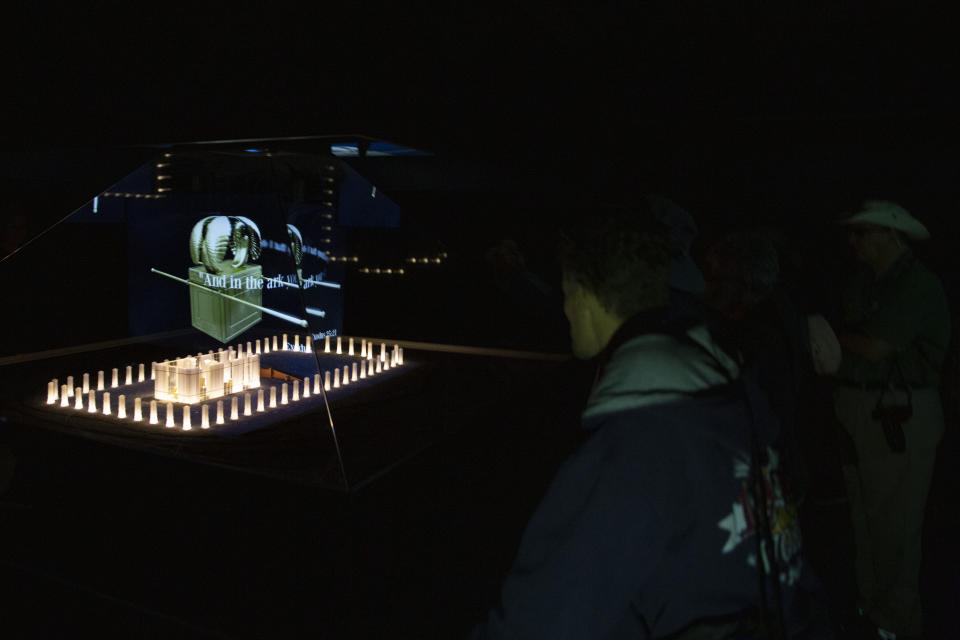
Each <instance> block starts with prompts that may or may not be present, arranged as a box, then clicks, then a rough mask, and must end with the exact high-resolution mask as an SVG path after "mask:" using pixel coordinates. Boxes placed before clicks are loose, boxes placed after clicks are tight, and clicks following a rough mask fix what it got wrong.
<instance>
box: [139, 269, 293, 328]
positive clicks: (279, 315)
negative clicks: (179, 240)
mask: <svg viewBox="0 0 960 640" xmlns="http://www.w3.org/2000/svg"><path fill="white" fill-rule="evenodd" d="M150 271H152V272H153V273H156V274H159V275H161V276H166V277H167V278H170V279H171V280H176V281H177V282H181V283H183V284H185V285H188V286H191V287H196V288H197V289H202V290H203V291H208V292H210V293H212V294H214V295H217V296H220V297H221V298H226V299H227V300H232V301H234V302H238V303H240V304H243V305H246V306H248V307H253V308H254V309H259V310H260V311H263V312H264V313H268V314H270V315H272V316H274V317H275V318H280V319H281V320H286V321H287V322H291V323H293V324H295V325H298V326H301V327H306V326H307V321H306V320H304V319H303V318H297V317H296V316H291V315H288V314H286V313H281V312H279V311H274V310H273V309H268V308H267V307H261V306H260V305H258V304H253V303H252V302H247V301H246V300H241V299H239V298H234V297H233V296H231V295H227V294H226V293H221V292H219V291H215V290H214V289H211V288H209V287H205V286H203V285H202V284H197V283H196V282H190V281H189V280H184V279H183V278H178V277H177V276H173V275H170V274H169V273H164V272H163V271H159V270H157V269H153V268H151V269H150Z"/></svg>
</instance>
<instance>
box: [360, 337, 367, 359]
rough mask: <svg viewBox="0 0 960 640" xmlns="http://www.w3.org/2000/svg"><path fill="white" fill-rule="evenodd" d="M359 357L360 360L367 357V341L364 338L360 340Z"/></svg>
mask: <svg viewBox="0 0 960 640" xmlns="http://www.w3.org/2000/svg"><path fill="white" fill-rule="evenodd" d="M360 357H361V358H366V357H367V339H366V338H363V339H361V340H360Z"/></svg>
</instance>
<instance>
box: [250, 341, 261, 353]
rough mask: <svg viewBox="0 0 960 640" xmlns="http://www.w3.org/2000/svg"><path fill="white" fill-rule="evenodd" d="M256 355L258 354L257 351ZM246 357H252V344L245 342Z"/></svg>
mask: <svg viewBox="0 0 960 640" xmlns="http://www.w3.org/2000/svg"><path fill="white" fill-rule="evenodd" d="M257 353H259V351H258V352H257ZM247 355H248V356H250V355H253V343H252V342H250V341H247Z"/></svg>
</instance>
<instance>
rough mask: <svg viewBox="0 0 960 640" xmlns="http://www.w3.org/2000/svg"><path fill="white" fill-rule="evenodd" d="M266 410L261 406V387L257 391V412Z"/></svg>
mask: <svg viewBox="0 0 960 640" xmlns="http://www.w3.org/2000/svg"><path fill="white" fill-rule="evenodd" d="M266 410H267V408H266V407H265V406H264V404H263V387H260V388H259V389H257V412H258V413H259V412H261V411H266Z"/></svg>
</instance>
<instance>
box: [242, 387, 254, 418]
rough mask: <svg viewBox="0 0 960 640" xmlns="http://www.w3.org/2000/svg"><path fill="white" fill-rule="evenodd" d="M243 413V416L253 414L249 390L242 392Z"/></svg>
mask: <svg viewBox="0 0 960 640" xmlns="http://www.w3.org/2000/svg"><path fill="white" fill-rule="evenodd" d="M243 415H245V416H252V415H253V400H252V399H251V397H250V392H249V391H247V392H246V393H245V394H243Z"/></svg>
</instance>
